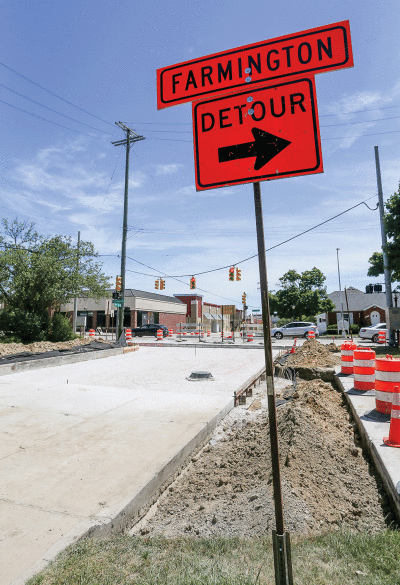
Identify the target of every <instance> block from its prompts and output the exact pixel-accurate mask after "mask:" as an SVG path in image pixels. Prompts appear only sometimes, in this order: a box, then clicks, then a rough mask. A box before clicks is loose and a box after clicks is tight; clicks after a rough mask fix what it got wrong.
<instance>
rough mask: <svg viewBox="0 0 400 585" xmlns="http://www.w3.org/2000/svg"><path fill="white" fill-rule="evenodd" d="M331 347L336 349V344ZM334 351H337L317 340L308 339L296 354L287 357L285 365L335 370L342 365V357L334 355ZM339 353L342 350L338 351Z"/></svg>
mask: <svg viewBox="0 0 400 585" xmlns="http://www.w3.org/2000/svg"><path fill="white" fill-rule="evenodd" d="M330 345H331V346H332V345H333V346H335V347H336V345H335V344H334V343H331V344H330ZM333 351H336V350H332V349H330V348H328V347H327V346H326V345H323V344H322V343H320V342H319V341H317V340H316V339H308V340H307V341H305V342H304V343H303V345H301V346H300V347H298V348H297V349H296V351H295V353H292V354H290V355H288V356H287V358H286V360H285V365H287V366H293V367H296V366H302V367H306V368H307V367H311V368H312V367H318V368H333V367H335V366H338V365H339V364H340V355H334V353H333ZM338 351H340V350H339V349H338Z"/></svg>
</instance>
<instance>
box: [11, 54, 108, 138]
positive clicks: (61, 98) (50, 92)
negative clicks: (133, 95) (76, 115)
mask: <svg viewBox="0 0 400 585" xmlns="http://www.w3.org/2000/svg"><path fill="white" fill-rule="evenodd" d="M0 65H2V66H3V67H5V68H6V69H8V70H9V71H12V72H13V73H15V74H16V75H19V77H22V79H25V80H26V81H29V83H32V84H33V85H36V87H40V89H42V90H43V91H46V92H47V93H49V94H50V95H52V96H54V97H56V98H58V99H59V100H62V101H63V102H65V103H66V104H69V105H70V106H72V107H74V108H77V109H78V110H80V111H81V112H84V113H85V114H88V115H89V116H92V118H96V119H97V120H100V121H101V122H104V123H105V124H109V125H110V126H112V127H113V128H114V124H111V122H107V120H103V118H99V116H96V115H95V114H91V113H90V112H88V111H87V110H84V109H83V108H81V107H80V106H77V105H76V104H73V103H72V102H69V101H68V100H66V99H64V98H63V97H61V96H59V95H57V94H56V93H54V92H52V91H50V90H49V89H46V88H45V87H43V86H42V85H39V84H38V83H36V82H35V81H32V79H29V78H28V77H25V75H22V74H21V73H18V71H15V69H11V67H9V66H8V65H6V64H5V63H0Z"/></svg>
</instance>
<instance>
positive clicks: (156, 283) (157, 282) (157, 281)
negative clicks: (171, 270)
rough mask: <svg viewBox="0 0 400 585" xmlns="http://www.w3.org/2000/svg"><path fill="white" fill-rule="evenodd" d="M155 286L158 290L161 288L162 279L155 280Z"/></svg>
mask: <svg viewBox="0 0 400 585" xmlns="http://www.w3.org/2000/svg"><path fill="white" fill-rule="evenodd" d="M155 288H156V289H157V290H158V289H159V288H160V281H159V280H156V282H155Z"/></svg>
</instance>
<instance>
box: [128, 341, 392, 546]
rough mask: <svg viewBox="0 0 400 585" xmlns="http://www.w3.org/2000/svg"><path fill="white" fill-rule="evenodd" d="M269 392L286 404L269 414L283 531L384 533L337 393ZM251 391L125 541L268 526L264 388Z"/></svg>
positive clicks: (383, 509)
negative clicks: (274, 431) (273, 420)
mask: <svg viewBox="0 0 400 585" xmlns="http://www.w3.org/2000/svg"><path fill="white" fill-rule="evenodd" d="M310 345H311V346H313V345H314V342H311V343H310ZM277 386H278V387H279V389H278V391H277V395H278V396H283V397H285V396H286V397H288V396H290V395H291V396H292V397H291V399H290V400H288V401H287V402H286V403H285V404H284V405H283V406H279V407H278V409H277V419H278V434H279V445H280V463H281V481H282V491H283V504H284V518H285V527H286V529H287V530H289V531H290V532H297V533H315V532H320V531H323V530H328V529H332V528H336V527H338V526H339V525H344V526H347V527H350V528H352V529H355V530H362V531H368V532H370V531H378V530H381V529H382V528H384V526H385V517H386V516H387V518H386V522H390V521H392V520H393V518H392V517H391V515H390V507H389V505H388V502H387V500H386V495H385V492H384V490H383V488H382V487H381V485H380V484H379V480H378V479H377V478H376V477H375V475H374V472H373V469H372V467H371V466H370V465H369V463H368V461H367V460H366V459H365V458H364V457H363V453H362V449H361V446H360V444H359V442H358V437H357V433H355V430H354V425H353V423H352V422H351V421H350V420H349V415H348V413H347V410H346V408H345V406H344V403H343V401H342V395H341V393H340V392H338V391H337V390H335V389H334V388H333V387H332V385H331V384H329V383H326V382H322V381H321V380H312V381H309V382H303V381H301V382H299V383H298V384H297V386H296V388H295V389H293V387H290V388H287V381H285V382H283V381H278V382H277ZM284 386H286V389H285V388H284ZM258 392H259V393H258V395H257V396H255V397H254V400H253V404H252V405H251V406H250V408H249V407H237V408H236V409H234V410H233V411H232V412H231V413H230V414H229V415H228V416H227V417H226V418H225V419H224V420H223V421H222V423H221V424H220V425H219V427H218V428H217V429H216V431H215V432H214V434H213V437H212V439H211V440H210V442H209V443H208V445H207V446H206V447H205V448H204V449H203V450H202V451H201V452H200V454H199V455H197V456H195V457H194V458H193V459H192V462H191V463H190V465H189V466H188V468H187V469H186V470H185V472H184V473H182V474H181V476H179V477H178V478H177V480H176V481H175V482H174V483H173V484H172V485H171V486H170V488H169V489H168V490H167V491H166V492H165V494H164V495H163V496H162V497H161V498H160V500H159V502H158V504H157V506H155V507H154V508H156V509H157V512H156V513H155V515H154V516H153V517H150V518H148V519H147V520H146V521H145V522H142V523H141V524H140V525H138V526H137V527H136V528H135V529H134V532H136V533H139V534H142V535H156V534H160V533H161V534H164V535H165V536H167V537H173V536H182V535H186V536H188V535H195V536H196V535H197V536H201V537H203V536H241V537H246V538H247V537H254V536H263V535H265V534H266V533H267V532H268V531H270V530H271V529H272V528H274V527H275V519H274V505H273V494H272V471H271V459H270V445H269V435H268V433H269V424H268V415H267V402H266V387H265V385H262V386H259V387H258ZM149 516H150V514H149Z"/></svg>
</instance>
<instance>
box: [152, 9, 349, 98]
mask: <svg viewBox="0 0 400 585" xmlns="http://www.w3.org/2000/svg"><path fill="white" fill-rule="evenodd" d="M353 65H354V63H353V54H352V49H351V38H350V24H349V21H348V20H344V21H342V22H337V23H335V24H329V25H326V26H321V27H318V28H313V29H309V30H306V31H303V32H299V33H295V34H292V35H286V36H283V37H278V38H276V39H270V40H267V41H263V42H260V43H254V44H251V45H246V46H244V47H238V48H236V49H231V50H230V51H223V52H221V53H216V54H213V55H207V56H206V57H201V58H200V59H193V60H191V61H185V62H184V63H178V64H177V65H172V66H170V67H163V68H161V69H158V70H157V107H158V109H159V110H160V109H162V108H167V107H169V106H175V105H177V104H183V103H185V102H191V101H193V100H195V99H199V98H200V97H205V96H207V95H215V94H221V93H222V92H226V91H227V90H229V91H232V90H233V91H235V90H240V88H241V87H243V86H250V87H251V86H253V85H254V84H257V83H261V82H269V81H271V80H272V79H279V78H288V77H291V76H293V75H299V74H300V75H304V74H305V73H313V74H315V73H322V72H324V71H332V70H335V69H344V68H347V67H353Z"/></svg>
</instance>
